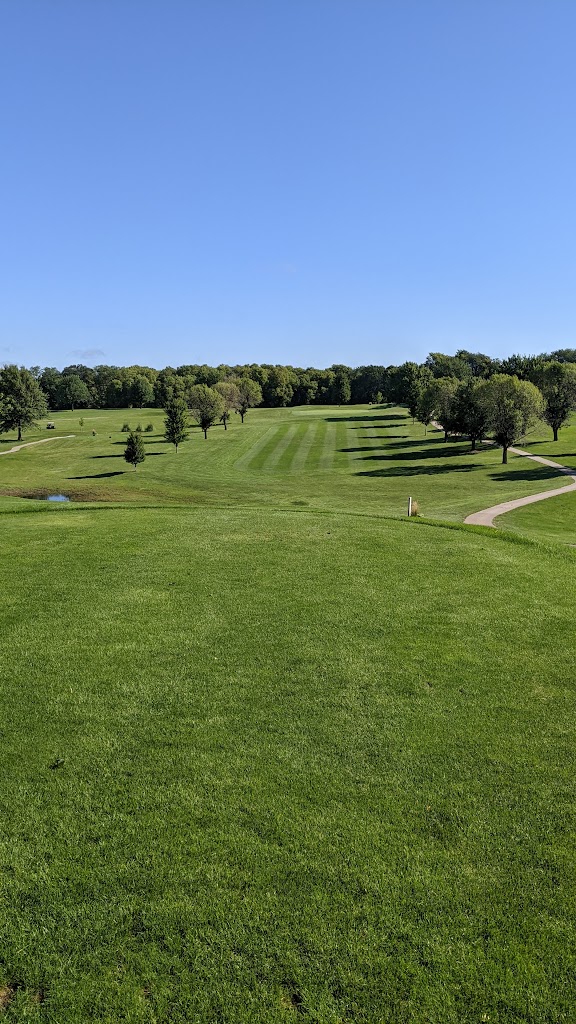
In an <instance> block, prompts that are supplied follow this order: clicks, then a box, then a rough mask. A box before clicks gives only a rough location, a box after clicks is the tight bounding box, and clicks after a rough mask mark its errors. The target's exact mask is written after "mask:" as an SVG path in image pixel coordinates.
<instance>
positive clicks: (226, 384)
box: [214, 380, 240, 430]
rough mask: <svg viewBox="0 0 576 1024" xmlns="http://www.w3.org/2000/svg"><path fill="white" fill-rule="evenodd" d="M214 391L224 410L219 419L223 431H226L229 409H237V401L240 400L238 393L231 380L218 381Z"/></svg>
mask: <svg viewBox="0 0 576 1024" xmlns="http://www.w3.org/2000/svg"><path fill="white" fill-rule="evenodd" d="M214 391H217V392H218V394H219V395H220V398H221V399H222V403H223V405H224V409H223V411H222V415H221V417H220V419H221V420H222V423H223V424H224V430H227V429H228V420H229V419H230V411H231V409H237V408H238V401H239V398H240V392H239V391H238V388H237V386H236V384H235V383H234V381H231V380H220V381H218V383H217V384H215V385H214Z"/></svg>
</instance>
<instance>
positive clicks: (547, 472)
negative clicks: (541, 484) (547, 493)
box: [489, 465, 576, 487]
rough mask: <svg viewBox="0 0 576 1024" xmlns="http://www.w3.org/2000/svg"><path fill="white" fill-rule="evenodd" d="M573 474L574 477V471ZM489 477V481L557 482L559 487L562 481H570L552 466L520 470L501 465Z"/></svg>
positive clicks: (575, 471)
mask: <svg viewBox="0 0 576 1024" xmlns="http://www.w3.org/2000/svg"><path fill="white" fill-rule="evenodd" d="M574 474H575V475H576V469H575V470H574ZM489 476H490V479H491V480H535V481H540V480H542V481H546V480H557V481H558V486H559V487H561V486H562V480H567V481H569V480H570V475H569V474H568V473H560V471H559V470H557V469H553V467H552V466H534V468H533V469H532V468H531V467H530V466H525V467H523V468H522V469H506V468H505V467H504V466H503V465H502V469H497V470H495V471H494V472H493V473H490V474H489Z"/></svg>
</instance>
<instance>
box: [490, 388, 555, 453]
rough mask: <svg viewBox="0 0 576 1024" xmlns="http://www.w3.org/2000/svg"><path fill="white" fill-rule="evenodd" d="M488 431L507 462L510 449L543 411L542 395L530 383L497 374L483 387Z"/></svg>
mask: <svg viewBox="0 0 576 1024" xmlns="http://www.w3.org/2000/svg"><path fill="white" fill-rule="evenodd" d="M483 398H484V401H485V403H486V411H487V419H488V429H489V430H490V432H491V433H492V434H493V436H494V440H495V441H496V442H497V443H498V444H499V445H501V447H502V462H503V463H504V464H506V463H507V462H508V448H509V447H510V445H512V444H514V442H515V441H517V440H519V438H521V437H523V436H524V434H526V433H527V431H528V430H529V429H530V428H531V427H532V426H534V424H535V423H536V422H537V420H538V419H539V417H540V416H541V415H542V413H543V411H544V401H543V398H542V394H541V392H540V391H539V389H538V388H537V387H536V385H535V384H532V383H531V381H528V380H519V379H518V377H515V376H508V375H507V374H504V373H495V374H494V376H493V377H491V378H490V380H488V381H487V382H486V384H485V386H484V392H483Z"/></svg>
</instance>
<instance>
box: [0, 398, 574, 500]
mask: <svg viewBox="0 0 576 1024" xmlns="http://www.w3.org/2000/svg"><path fill="white" fill-rule="evenodd" d="M80 415H82V416H83V419H84V421H85V423H84V427H83V428H82V430H81V429H80V427H79V425H78V420H79V417H80ZM53 420H54V422H55V423H56V428H57V429H56V431H55V432H54V433H55V434H56V435H58V434H61V435H66V434H75V435H76V436H75V437H73V438H71V439H64V440H60V441H54V442H51V443H50V444H45V445H44V444H43V445H39V446H38V447H35V448H29V449H24V450H22V451H21V452H20V453H18V454H17V456H14V455H8V456H6V457H0V504H1V495H10V494H11V495H25V496H34V495H35V494H40V495H46V494H47V493H50V492H52V491H60V492H62V493H64V494H69V495H70V496H72V497H73V498H75V499H77V500H84V501H86V500H94V501H100V502H101V501H114V502H117V501H127V502H134V501H138V502H141V503H148V504H167V503H186V504H208V505H218V504H220V505H224V506H230V505H231V504H234V505H237V504H242V505H248V506H255V505H257V506H260V507H262V506H264V507H267V506H272V507H275V508H277V507H282V508H291V507H295V506H296V504H297V503H298V507H301V508H310V509H318V510H327V509H328V510H330V511H334V510H339V511H350V512H363V513H368V514H371V515H372V514H381V515H387V516H389V515H392V516H400V515H403V514H404V512H405V510H406V507H407V499H408V496H409V495H410V494H411V495H413V497H415V498H417V499H418V500H419V502H420V507H421V512H422V513H423V514H424V515H426V516H428V517H431V518H442V519H446V518H448V519H456V520H463V519H464V518H465V517H466V516H467V515H468V514H469V513H471V512H474V511H476V510H477V509H478V508H481V507H484V506H488V505H493V504H496V503H497V502H498V501H502V500H506V499H508V498H514V497H517V496H518V497H520V496H522V495H524V494H530V493H535V492H537V491H539V490H544V489H546V488H548V487H550V488H553V487H555V486H559V483H561V480H560V481H559V479H558V474H557V473H556V472H555V471H554V470H553V469H550V468H548V467H545V466H539V465H538V464H537V463H533V462H529V461H528V460H526V459H522V458H518V457H515V458H514V457H512V456H511V457H510V462H509V464H508V465H507V466H502V465H501V454H500V452H499V451H498V450H496V449H488V450H486V449H482V450H480V451H477V452H472V451H471V450H470V444H469V442H467V441H455V440H450V441H448V442H445V441H444V436H443V434H442V432H440V431H437V430H434V429H432V430H429V431H428V434H427V435H425V433H424V428H423V427H422V426H421V425H420V424H418V423H417V424H415V425H413V424H412V420H411V418H410V417H409V416H408V414H407V413H406V410H405V409H380V408H377V407H371V406H367V407H361V406H356V407H353V408H350V407H343V408H334V407H333V406H332V407H326V408H318V407H304V408H296V409H277V410H274V409H261V410H260V409H257V410H251V411H250V413H249V414H248V416H247V418H246V421H245V423H244V424H243V425H242V424H240V419H239V417H235V418H234V419H233V420H232V423H231V425H230V427H229V429H228V430H227V431H224V429H223V428H222V427H221V426H217V427H214V428H213V429H212V430H210V432H209V434H208V439H207V440H204V437H203V435H202V432H201V431H200V430H199V428H194V429H193V431H192V434H191V438H190V440H189V441H187V442H185V444H183V445H182V446H181V448H180V450H179V452H178V454H176V453H175V451H174V448H173V447H172V446H171V445H168V444H167V443H166V442H165V441H164V439H163V436H162V431H163V414H162V412H161V410H156V409H153V410H146V409H144V410H129V411H126V410H115V411H108V410H99V411H95V412H88V413H83V414H79V413H56V414H55V415H54V417H53ZM125 420H128V421H129V422H130V424H131V426H132V427H135V426H136V425H137V423H141V425H142V426H146V424H147V423H152V424H153V427H154V432H153V433H151V434H143V440H144V442H145V444H146V450H147V453H148V455H149V458H148V459H147V461H146V462H145V464H144V465H143V466H142V467H141V468H140V469H139V470H138V471H137V472H136V473H134V471H133V470H132V468H131V467H129V466H127V464H126V463H125V462H124V459H123V455H122V453H123V450H124V447H125V445H126V434H123V433H121V427H122V424H123V422H124V421H125ZM93 430H95V431H96V436H92V431H93ZM573 430H574V434H575V435H576V428H573ZM47 436H51V435H48V434H47V432H46V429H45V428H44V427H41V429H40V430H39V431H37V432H36V433H32V432H31V433H30V434H29V435H27V437H26V439H25V440H27V441H33V440H38V439H42V440H43V439H45V438H46V437H47ZM13 443H14V442H13V438H10V439H8V438H2V439H0V450H1V449H2V448H4V447H6V448H7V447H11V446H12V444H13ZM549 447H550V448H551V449H552V455H551V457H553V449H554V446H553V445H550V446H549ZM539 450H540V449H539ZM545 452H546V453H548V448H547V447H545V448H544V450H543V452H542V453H545ZM566 482H567V483H568V481H566Z"/></svg>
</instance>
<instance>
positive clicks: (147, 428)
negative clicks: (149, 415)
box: [144, 423, 154, 434]
mask: <svg viewBox="0 0 576 1024" xmlns="http://www.w3.org/2000/svg"><path fill="white" fill-rule="evenodd" d="M153 430H154V427H153V425H152V424H151V423H147V424H146V426H145V427H144V433H145V434H151V433H152V431H153Z"/></svg>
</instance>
